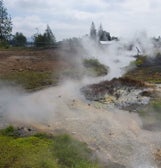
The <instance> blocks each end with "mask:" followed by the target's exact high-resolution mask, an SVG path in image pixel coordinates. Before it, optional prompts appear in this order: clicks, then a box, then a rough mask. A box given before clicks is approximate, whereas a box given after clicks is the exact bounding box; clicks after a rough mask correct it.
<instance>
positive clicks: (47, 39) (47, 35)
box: [44, 25, 56, 47]
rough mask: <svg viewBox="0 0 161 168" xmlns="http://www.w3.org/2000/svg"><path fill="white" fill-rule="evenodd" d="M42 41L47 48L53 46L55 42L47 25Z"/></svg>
mask: <svg viewBox="0 0 161 168" xmlns="http://www.w3.org/2000/svg"><path fill="white" fill-rule="evenodd" d="M44 39H45V45H46V46H48V47H50V46H53V45H54V44H55V42H56V39H55V36H54V34H53V32H52V31H51V29H50V27H49V25H47V28H46V30H45V33H44Z"/></svg>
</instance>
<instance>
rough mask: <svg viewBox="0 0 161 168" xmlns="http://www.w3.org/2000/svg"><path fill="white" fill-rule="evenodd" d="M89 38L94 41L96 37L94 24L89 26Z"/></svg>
mask: <svg viewBox="0 0 161 168" xmlns="http://www.w3.org/2000/svg"><path fill="white" fill-rule="evenodd" d="M90 37H91V39H93V40H96V37H97V32H96V28H95V24H94V22H92V24H91V28H90Z"/></svg>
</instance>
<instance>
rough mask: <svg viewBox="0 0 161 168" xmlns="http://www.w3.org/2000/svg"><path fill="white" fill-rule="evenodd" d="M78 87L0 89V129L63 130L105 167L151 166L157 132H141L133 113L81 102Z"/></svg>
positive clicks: (159, 144) (72, 84) (157, 145)
mask: <svg viewBox="0 0 161 168" xmlns="http://www.w3.org/2000/svg"><path fill="white" fill-rule="evenodd" d="M81 86H82V83H79V82H65V83H64V84H62V85H61V86H57V87H52V88H49V89H45V90H42V91H39V92H35V93H32V94H26V93H23V92H22V91H20V90H15V88H9V87H8V88H2V89H1V90H0V95H1V96H0V107H1V108H0V119H1V122H0V123H1V126H6V125H7V124H9V123H12V124H14V123H16V125H30V126H33V127H35V128H38V129H39V130H43V131H49V132H53V133H54V132H55V131H56V130H65V131H67V132H68V133H70V134H73V136H75V137H76V138H78V139H79V140H81V141H84V142H86V143H87V144H88V145H89V147H90V148H91V149H93V151H94V152H95V155H96V156H97V157H98V158H99V159H100V160H101V161H102V162H103V163H104V164H105V165H107V164H108V163H109V162H115V163H118V164H120V165H125V166H126V167H128V168H154V167H157V166H156V161H155V158H154V151H156V150H157V149H159V148H161V141H160V140H161V132H150V131H146V130H143V129H142V123H141V120H140V118H139V116H138V115H137V114H134V113H129V112H127V111H122V110H118V109H116V108H114V107H109V108H106V109H105V108H104V107H103V106H100V105H99V104H95V103H92V104H90V103H89V102H87V101H85V99H84V97H83V96H82V95H81V94H80V93H79V88H80V87H81Z"/></svg>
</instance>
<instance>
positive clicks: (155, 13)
mask: <svg viewBox="0 0 161 168" xmlns="http://www.w3.org/2000/svg"><path fill="white" fill-rule="evenodd" d="M5 5H6V7H7V9H8V12H9V13H11V16H12V18H13V24H14V32H16V31H20V30H21V31H22V32H25V33H26V35H27V36H29V35H31V34H33V33H34V30H35V27H38V28H39V29H40V31H43V30H44V27H45V26H46V24H49V25H50V27H51V28H52V29H53V30H54V32H55V34H56V36H57V39H58V40H59V39H62V38H67V37H69V35H70V36H81V35H82V36H83V35H84V34H87V33H88V32H89V28H90V24H91V22H92V21H94V22H95V24H96V27H98V26H99V24H100V23H102V24H103V27H104V28H105V29H106V30H107V31H109V32H111V34H112V35H118V36H126V35H128V34H130V33H131V32H135V31H138V30H143V29H146V30H147V32H149V34H150V35H160V28H161V23H160V20H161V15H160V13H161V1H160V0H139V1H136V0H130V1H129V0H93V1H90V0H82V1H75V0H61V1H57V0H48V1H45V2H44V1H43V0H37V1H33V0H12V1H10V0H6V1H5ZM70 28H71V29H70Z"/></svg>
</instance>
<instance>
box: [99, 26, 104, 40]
mask: <svg viewBox="0 0 161 168" xmlns="http://www.w3.org/2000/svg"><path fill="white" fill-rule="evenodd" d="M102 36H103V27H102V24H100V27H99V30H98V39H99V41H101V38H102Z"/></svg>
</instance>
